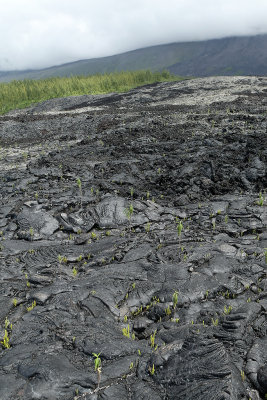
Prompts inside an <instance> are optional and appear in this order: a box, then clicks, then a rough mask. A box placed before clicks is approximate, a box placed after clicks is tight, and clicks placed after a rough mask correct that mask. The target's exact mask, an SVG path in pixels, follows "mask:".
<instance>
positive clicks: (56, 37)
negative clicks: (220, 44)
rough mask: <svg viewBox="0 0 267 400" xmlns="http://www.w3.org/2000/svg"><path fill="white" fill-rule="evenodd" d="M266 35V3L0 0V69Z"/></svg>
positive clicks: (257, 0)
mask: <svg viewBox="0 0 267 400" xmlns="http://www.w3.org/2000/svg"><path fill="white" fill-rule="evenodd" d="M259 33H267V0H253V1H252V0H0V70H13V69H26V68H43V67H47V66H51V65H57V64H62V63H65V62H70V61H75V60H79V59H85V58H93V57H102V56H107V55H112V54H118V53H122V52H124V51H128V50H133V49H137V48H141V47H146V46H150V45H155V44H162V43H170V42H180V41H190V40H203V39H212V38H220V37H225V36H231V35H247V34H248V35H251V34H253V35H254V34H259Z"/></svg>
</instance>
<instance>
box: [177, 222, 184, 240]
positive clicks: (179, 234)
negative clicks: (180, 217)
mask: <svg viewBox="0 0 267 400" xmlns="http://www.w3.org/2000/svg"><path fill="white" fill-rule="evenodd" d="M182 230H183V224H182V221H179V224H178V225H177V233H178V236H179V237H180V236H181V233H182Z"/></svg>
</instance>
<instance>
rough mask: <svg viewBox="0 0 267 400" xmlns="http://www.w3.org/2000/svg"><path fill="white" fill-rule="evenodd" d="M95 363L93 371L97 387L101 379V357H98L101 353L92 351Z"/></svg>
mask: <svg viewBox="0 0 267 400" xmlns="http://www.w3.org/2000/svg"><path fill="white" fill-rule="evenodd" d="M92 354H93V357H94V363H95V371H96V372H97V387H98V388H99V385H100V380H101V358H100V357H99V356H100V354H101V353H98V354H96V353H92Z"/></svg>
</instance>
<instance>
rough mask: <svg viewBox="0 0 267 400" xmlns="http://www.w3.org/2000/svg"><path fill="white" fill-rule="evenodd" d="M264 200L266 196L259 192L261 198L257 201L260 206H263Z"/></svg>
mask: <svg viewBox="0 0 267 400" xmlns="http://www.w3.org/2000/svg"><path fill="white" fill-rule="evenodd" d="M264 200H265V198H264V197H263V195H262V193H261V192H260V193H259V200H258V201H257V204H258V205H259V206H263V203H264Z"/></svg>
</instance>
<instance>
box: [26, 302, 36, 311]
mask: <svg viewBox="0 0 267 400" xmlns="http://www.w3.org/2000/svg"><path fill="white" fill-rule="evenodd" d="M34 307H36V301H35V300H34V301H33V302H32V304H31V305H30V306H29V307H27V311H28V312H29V311H32V310H33V309H34Z"/></svg>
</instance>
